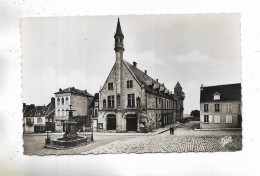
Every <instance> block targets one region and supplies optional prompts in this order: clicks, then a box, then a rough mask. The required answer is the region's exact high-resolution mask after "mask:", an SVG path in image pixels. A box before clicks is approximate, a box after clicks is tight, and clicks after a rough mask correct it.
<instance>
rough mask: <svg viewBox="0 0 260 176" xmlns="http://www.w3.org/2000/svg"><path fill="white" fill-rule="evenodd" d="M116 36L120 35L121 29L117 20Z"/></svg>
mask: <svg viewBox="0 0 260 176" xmlns="http://www.w3.org/2000/svg"><path fill="white" fill-rule="evenodd" d="M116 34H122V29H121V25H120V20H119V18H118V20H117V27H116Z"/></svg>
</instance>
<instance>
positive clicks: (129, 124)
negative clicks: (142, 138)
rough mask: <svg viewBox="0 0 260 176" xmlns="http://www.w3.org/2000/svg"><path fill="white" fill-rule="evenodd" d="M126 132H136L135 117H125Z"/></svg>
mask: <svg viewBox="0 0 260 176" xmlns="http://www.w3.org/2000/svg"><path fill="white" fill-rule="evenodd" d="M126 131H137V117H136V116H129V117H126Z"/></svg>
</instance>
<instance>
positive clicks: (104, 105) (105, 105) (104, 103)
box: [103, 99, 107, 109]
mask: <svg viewBox="0 0 260 176" xmlns="http://www.w3.org/2000/svg"><path fill="white" fill-rule="evenodd" d="M106 107H107V103H106V100H105V99H104V100H103V109H105V108H106Z"/></svg>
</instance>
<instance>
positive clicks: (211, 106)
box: [209, 104, 213, 112]
mask: <svg viewBox="0 0 260 176" xmlns="http://www.w3.org/2000/svg"><path fill="white" fill-rule="evenodd" d="M209 106H210V112H213V104H210V105H209Z"/></svg>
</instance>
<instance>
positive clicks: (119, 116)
mask: <svg viewBox="0 0 260 176" xmlns="http://www.w3.org/2000/svg"><path fill="white" fill-rule="evenodd" d="M114 39H115V48H114V50H115V55H116V59H115V64H114V66H113V67H112V70H111V71H110V73H109V75H108V77H107V79H106V81H105V83H104V85H103V87H102V88H101V90H100V92H99V99H98V101H99V106H98V109H99V112H98V113H99V114H98V119H97V121H98V122H97V123H98V127H100V128H102V130H105V131H107V130H113V131H116V132H126V131H138V132H147V131H151V130H152V129H155V128H159V127H162V126H165V125H168V124H172V123H175V122H176V120H177V119H180V118H182V117H183V110H184V108H183V100H184V98H185V95H184V92H183V91H182V87H181V85H180V83H179V82H178V83H177V84H176V86H175V88H174V94H173V93H172V91H170V90H169V89H167V88H166V86H165V85H164V84H163V83H159V81H158V79H156V80H155V79H153V78H151V77H150V76H149V75H148V73H147V71H146V70H144V71H142V70H140V69H139V68H138V66H137V63H136V62H133V64H130V63H129V62H127V61H126V60H124V58H123V53H124V50H125V49H124V35H123V33H122V30H121V25H120V21H119V19H118V23H117V28H116V33H115V35H114Z"/></svg>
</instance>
